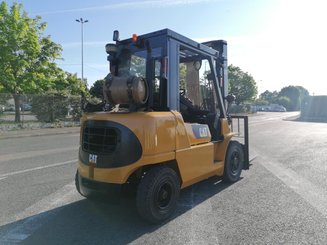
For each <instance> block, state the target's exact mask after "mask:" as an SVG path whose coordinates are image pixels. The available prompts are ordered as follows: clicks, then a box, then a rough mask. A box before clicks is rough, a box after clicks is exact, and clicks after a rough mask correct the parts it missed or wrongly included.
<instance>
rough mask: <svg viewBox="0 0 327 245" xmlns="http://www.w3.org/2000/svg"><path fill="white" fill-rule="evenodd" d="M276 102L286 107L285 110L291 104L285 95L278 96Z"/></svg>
mask: <svg viewBox="0 0 327 245" xmlns="http://www.w3.org/2000/svg"><path fill="white" fill-rule="evenodd" d="M276 104H278V105H282V106H284V107H285V108H286V110H289V108H290V106H291V100H290V98H288V97H286V96H280V97H278V98H277V99H276Z"/></svg>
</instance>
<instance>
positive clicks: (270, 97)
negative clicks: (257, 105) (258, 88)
mask: <svg viewBox="0 0 327 245" xmlns="http://www.w3.org/2000/svg"><path fill="white" fill-rule="evenodd" d="M277 97H278V92H277V91H274V92H270V91H268V90H266V91H265V92H263V93H262V94H260V95H259V98H260V99H262V100H265V101H267V102H268V104H275V103H276V101H277Z"/></svg>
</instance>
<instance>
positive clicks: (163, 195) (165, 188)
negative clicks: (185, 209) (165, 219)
mask: <svg viewBox="0 0 327 245" xmlns="http://www.w3.org/2000/svg"><path fill="white" fill-rule="evenodd" d="M172 193H173V187H172V185H171V184H170V183H164V184H163V185H161V186H160V187H159V188H158V190H157V192H156V197H155V203H156V206H157V207H158V209H159V210H165V209H167V207H168V206H169V204H170V201H171V198H172Z"/></svg>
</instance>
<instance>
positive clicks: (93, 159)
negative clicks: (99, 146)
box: [89, 154, 98, 164]
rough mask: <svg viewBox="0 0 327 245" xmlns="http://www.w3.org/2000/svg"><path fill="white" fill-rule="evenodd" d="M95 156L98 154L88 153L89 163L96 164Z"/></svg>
mask: <svg viewBox="0 0 327 245" xmlns="http://www.w3.org/2000/svg"><path fill="white" fill-rule="evenodd" d="M97 158H98V156H97V155H95V154H90V155H89V163H91V164H97Z"/></svg>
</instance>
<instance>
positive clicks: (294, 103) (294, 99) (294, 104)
mask: <svg viewBox="0 0 327 245" xmlns="http://www.w3.org/2000/svg"><path fill="white" fill-rule="evenodd" d="M278 96H279V97H282V96H285V97H288V98H289V99H290V104H289V107H288V108H287V107H286V109H287V110H288V111H296V110H298V109H299V108H300V90H299V89H298V88H297V87H295V86H291V85H290V86H287V87H284V88H282V89H281V90H280V92H279V94H278Z"/></svg>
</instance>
